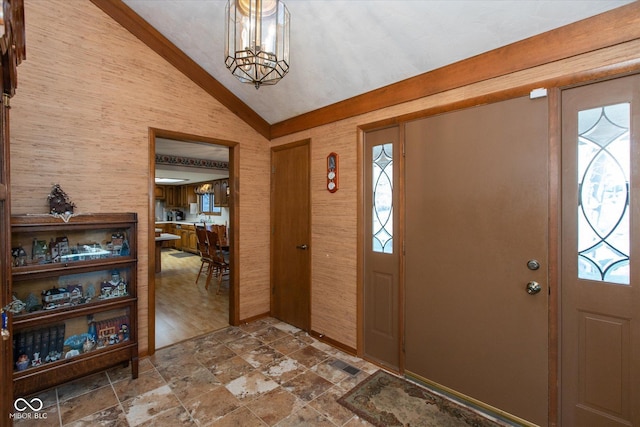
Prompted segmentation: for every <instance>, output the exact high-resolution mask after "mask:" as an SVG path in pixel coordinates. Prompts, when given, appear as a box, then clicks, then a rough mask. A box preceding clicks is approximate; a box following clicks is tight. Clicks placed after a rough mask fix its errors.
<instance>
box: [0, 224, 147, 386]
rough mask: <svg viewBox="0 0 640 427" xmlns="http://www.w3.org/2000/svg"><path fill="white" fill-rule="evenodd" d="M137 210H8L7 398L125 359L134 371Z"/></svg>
mask: <svg viewBox="0 0 640 427" xmlns="http://www.w3.org/2000/svg"><path fill="white" fill-rule="evenodd" d="M136 226H137V216H136V214H135V213H113V214H81V215H77V216H73V217H71V218H70V219H69V221H68V222H65V221H63V220H62V219H61V218H59V217H53V216H51V215H13V216H11V243H12V247H14V248H16V250H14V251H13V253H12V255H14V257H13V260H12V263H13V265H12V267H11V277H12V289H10V292H11V293H13V295H15V297H16V298H17V299H18V302H17V303H16V302H14V304H13V307H12V314H11V316H10V318H9V330H10V333H11V337H12V344H11V347H12V352H10V353H9V355H10V359H11V361H10V362H6V359H4V360H5V363H11V365H12V367H13V374H12V380H13V390H14V398H17V397H23V396H28V395H30V394H33V393H36V392H39V391H42V390H45V389H48V388H51V387H55V386H57V385H59V384H62V383H64V382H67V381H70V380H74V379H77V378H80V377H83V376H86V375H89V374H93V373H94V372H98V371H101V370H105V369H108V368H111V367H114V366H116V365H120V364H123V363H125V364H126V363H131V373H132V377H133V378H137V376H138V342H137V325H136V322H137V318H138V313H137V298H136V292H137V289H136V283H137V280H136V275H137V245H136V238H137V231H136Z"/></svg>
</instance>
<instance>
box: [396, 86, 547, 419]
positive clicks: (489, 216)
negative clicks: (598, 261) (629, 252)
mask: <svg viewBox="0 0 640 427" xmlns="http://www.w3.org/2000/svg"><path fill="white" fill-rule="evenodd" d="M547 112H548V105H547V100H546V99H536V100H530V99H529V98H528V97H525V98H517V99H512V100H507V101H503V102H498V103H494V104H489V105H484V106H479V107H475V108H470V109H466V110H460V111H454V112H451V113H446V114H442V115H438V116H433V117H429V118H426V119H421V120H418V121H415V122H410V123H408V124H407V125H406V128H405V135H406V136H405V144H406V147H405V152H406V154H405V163H406V170H405V177H406V178H405V181H406V202H405V205H406V237H405V239H406V259H405V263H406V267H405V268H406V283H405V319H406V320H405V322H406V323H405V347H406V356H405V357H406V360H405V369H406V372H407V374H408V375H412V376H415V377H417V378H419V379H422V380H424V381H425V382H428V383H430V384H432V385H434V386H437V387H441V388H443V389H447V390H449V391H451V392H453V393H457V394H460V395H463V396H465V397H467V398H470V399H472V400H476V401H477V402H481V403H482V404H483V405H485V406H488V407H489V408H490V409H491V408H493V409H495V410H497V411H500V412H502V413H506V414H509V415H510V416H511V417H512V418H515V419H518V420H520V421H521V420H525V421H527V422H530V423H535V424H539V425H546V424H547V417H548V414H547V412H548V402H547V400H548V385H547V383H548V381H547V374H548V342H547V339H548V338H547V337H548V320H547V317H548V291H549V289H548V284H547V278H548V277H547V276H548V267H549V266H548V262H547V258H548V255H547V252H548V222H547V218H548V185H549V182H548V176H549V174H548V170H549V168H548V152H549V150H548V136H547V135H548V124H547V123H548V118H547V116H548V113H547ZM536 283H537V285H536ZM537 286H539V292H537V293H536V290H537V289H538V288H537ZM529 292H531V293H529Z"/></svg>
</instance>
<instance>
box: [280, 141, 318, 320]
mask: <svg viewBox="0 0 640 427" xmlns="http://www.w3.org/2000/svg"><path fill="white" fill-rule="evenodd" d="M309 162H310V160H309V141H308V140H307V141H302V142H300V143H294V144H289V145H285V146H280V147H276V148H274V149H273V150H272V152H271V291H272V293H271V315H272V316H274V317H275V318H277V319H280V320H282V321H284V322H287V323H289V324H291V325H293V326H297V327H298V328H300V329H303V330H305V331H308V330H309V329H310V328H311V308H310V307H311V232H310V230H311V227H310V221H311V219H310V218H311V217H310V216H311V200H310V196H309Z"/></svg>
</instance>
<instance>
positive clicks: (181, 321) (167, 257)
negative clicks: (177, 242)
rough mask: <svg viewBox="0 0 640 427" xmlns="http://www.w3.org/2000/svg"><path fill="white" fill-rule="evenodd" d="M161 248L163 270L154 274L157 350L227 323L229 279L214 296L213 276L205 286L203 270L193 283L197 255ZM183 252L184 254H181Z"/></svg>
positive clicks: (225, 279)
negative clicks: (206, 286) (179, 255)
mask: <svg viewBox="0 0 640 427" xmlns="http://www.w3.org/2000/svg"><path fill="white" fill-rule="evenodd" d="M173 254H183V252H181V251H177V250H174V249H163V250H162V271H161V272H160V273H157V274H156V349H159V348H162V347H166V346H168V345H171V344H175V343H177V342H180V341H184V340H187V339H190V338H193V337H196V336H200V335H203V334H206V333H210V332H213V331H216V330H218V329H222V328H225V327H227V326H229V281H228V277H227V276H225V277H224V280H223V282H222V286H221V289H220V294H219V295H216V289H217V286H216V283H215V279H213V280H212V281H211V284H210V285H209V290H206V289H205V288H204V285H205V282H206V279H207V278H206V273H205V272H203V274H202V275H200V279H199V280H198V283H197V284H196V283H195V280H196V276H197V275H198V269H200V257H199V256H196V255H193V256H181V257H176V256H173ZM184 254H186V253H184Z"/></svg>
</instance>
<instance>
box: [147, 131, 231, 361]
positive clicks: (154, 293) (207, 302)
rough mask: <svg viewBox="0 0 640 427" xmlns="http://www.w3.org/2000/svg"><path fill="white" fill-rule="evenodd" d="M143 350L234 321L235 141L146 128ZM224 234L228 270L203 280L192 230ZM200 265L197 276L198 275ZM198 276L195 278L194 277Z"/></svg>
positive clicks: (159, 346) (174, 341) (210, 330)
mask: <svg viewBox="0 0 640 427" xmlns="http://www.w3.org/2000/svg"><path fill="white" fill-rule="evenodd" d="M149 146H150V153H149V154H150V156H149V157H150V170H153V174H150V176H151V179H150V181H149V199H150V200H149V206H150V209H149V229H150V231H149V267H150V268H149V278H148V283H149V292H148V303H149V318H148V322H149V353H150V354H153V353H154V351H155V350H156V349H158V348H162V347H165V346H168V345H171V344H174V343H176V342H180V341H183V340H186V339H189V338H193V337H195V336H198V335H202V334H205V333H208V332H212V331H214V330H217V329H221V328H223V327H226V326H228V325H229V324H237V319H236V317H237V313H238V310H237V299H236V295H237V292H235V290H236V289H237V283H236V280H237V279H236V278H237V277H238V275H237V268H236V260H237V241H236V239H235V236H237V232H236V229H237V227H236V224H237V200H236V199H237V198H236V197H234V189H235V188H236V183H237V175H236V171H237V170H238V168H237V151H236V149H235V147H236V143H235V142H232V141H223V140H218V139H213V138H207V137H202V136H197V135H190V134H184V133H177V132H172V131H167V130H161V129H150V131H149ZM215 227H217V228H218V231H219V234H220V235H222V234H224V233H226V236H225V237H226V240H225V242H224V244H223V245H221V247H220V248H219V249H220V253H221V256H223V257H224V258H225V259H226V261H227V263H228V265H229V268H228V269H227V270H226V271H225V274H224V275H223V276H222V277H221V281H220V282H218V281H217V277H215V275H212V277H211V279H210V280H207V279H208V276H209V275H208V274H207V267H208V265H204V267H203V263H202V260H201V256H200V253H199V250H198V245H197V233H196V229H205V228H215ZM222 231H224V233H222ZM201 267H203V268H202V270H203V271H202V273H201V274H199V272H200V270H201ZM198 276H200V277H198Z"/></svg>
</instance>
